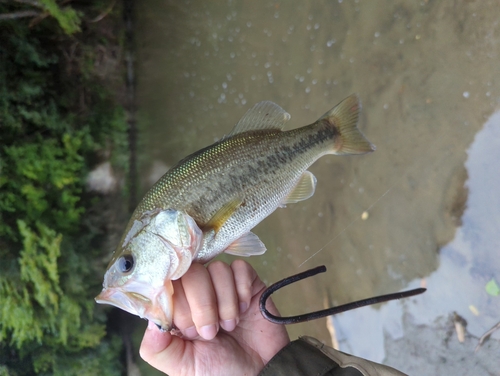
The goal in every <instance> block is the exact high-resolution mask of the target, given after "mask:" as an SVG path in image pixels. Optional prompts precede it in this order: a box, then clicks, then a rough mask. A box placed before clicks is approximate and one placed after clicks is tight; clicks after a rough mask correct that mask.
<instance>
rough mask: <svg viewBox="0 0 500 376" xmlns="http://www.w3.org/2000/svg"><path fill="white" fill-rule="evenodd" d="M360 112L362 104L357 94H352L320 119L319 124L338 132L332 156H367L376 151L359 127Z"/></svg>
mask: <svg viewBox="0 0 500 376" xmlns="http://www.w3.org/2000/svg"><path fill="white" fill-rule="evenodd" d="M360 112H361V102H360V100H359V98H358V96H357V94H352V95H350V96H349V97H347V98H346V99H344V100H343V101H342V102H340V103H339V104H338V105H336V106H335V107H334V108H332V109H331V110H330V111H328V112H327V113H326V114H324V115H323V116H322V117H320V118H319V119H318V121H317V123H322V124H326V125H328V126H331V127H334V128H335V130H336V133H337V137H335V143H334V145H333V150H331V152H330V153H331V154H337V155H346V154H365V153H370V152H372V151H375V145H373V144H372V143H371V142H370V141H368V140H367V139H366V137H365V136H364V135H363V133H361V131H360V130H359V129H358V127H357V124H358V119H359V113H360Z"/></svg>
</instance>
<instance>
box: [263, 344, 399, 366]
mask: <svg viewBox="0 0 500 376" xmlns="http://www.w3.org/2000/svg"><path fill="white" fill-rule="evenodd" d="M271 375H272V376H281V375H283V376H290V375H304V376H305V375H318V376H322V375H331V376H375V375H377V376H402V375H403V376H404V375H405V374H404V373H401V372H399V371H397V370H395V369H393V368H390V367H387V366H384V365H382V364H378V363H373V362H370V361H368V360H365V359H362V358H358V357H355V356H352V355H348V354H345V353H343V352H340V351H337V350H334V349H332V348H331V347H328V346H325V345H323V344H322V343H321V342H320V341H318V340H317V339H315V338H312V337H302V338H300V339H298V340H296V341H293V342H290V344H288V345H287V346H285V347H284V348H283V349H282V350H281V351H280V352H278V353H277V354H276V355H275V356H274V357H273V358H272V359H271V360H270V361H269V363H268V364H267V365H266V366H265V367H264V369H263V370H262V371H261V372H260V374H259V376H271Z"/></svg>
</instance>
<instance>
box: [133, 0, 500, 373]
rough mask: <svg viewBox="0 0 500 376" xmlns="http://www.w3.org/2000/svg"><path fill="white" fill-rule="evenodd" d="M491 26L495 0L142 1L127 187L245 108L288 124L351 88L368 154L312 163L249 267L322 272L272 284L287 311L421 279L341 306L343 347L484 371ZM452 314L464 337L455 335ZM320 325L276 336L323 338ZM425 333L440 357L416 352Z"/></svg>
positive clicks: (493, 123)
mask: <svg viewBox="0 0 500 376" xmlns="http://www.w3.org/2000/svg"><path fill="white" fill-rule="evenodd" d="M499 19H500V1H465V2H455V1H453V2H452V1H448V2H436V1H416V2H407V1H382V0H377V1H357V0H355V1H347V0H344V1H341V0H339V1H314V2H299V1H289V2H269V1H260V0H259V1H228V2H224V3H215V2H204V1H159V0H147V1H143V2H141V3H140V4H138V25H137V26H138V37H137V44H138V47H139V48H138V62H137V63H138V64H137V65H138V100H139V108H140V124H139V125H140V129H141V136H140V143H141V154H140V158H141V160H140V166H141V168H140V170H141V184H142V192H145V191H146V189H147V188H148V187H149V186H150V185H151V184H152V183H154V181H155V180H156V179H157V178H158V177H159V176H161V174H162V173H163V172H165V171H166V170H167V169H168V167H169V166H172V165H173V164H174V163H176V162H177V161H178V160H179V159H181V158H183V157H184V156H186V155H187V154H189V153H191V152H194V151H196V150H198V149H200V148H202V147H204V146H206V145H208V144H210V143H212V142H214V141H215V140H217V139H219V138H220V137H222V136H223V135H224V134H226V133H228V132H229V131H230V130H231V128H232V126H233V125H234V124H235V123H236V122H237V121H238V120H239V118H240V117H241V116H242V115H243V114H244V113H245V111H246V110H247V109H248V108H250V107H251V106H252V105H253V104H255V103H256V102H259V101H262V100H271V101H273V102H276V103H277V104H279V105H280V106H282V107H283V108H284V109H285V110H287V111H288V112H289V113H290V114H291V115H292V119H291V121H290V122H289V124H290V125H289V126H288V128H293V127H298V126H302V125H305V124H309V123H311V122H313V121H315V120H316V119H317V118H318V117H319V116H320V115H322V114H323V113H324V112H326V111H327V110H329V109H330V108H331V107H333V106H334V105H335V104H336V103H338V102H339V101H340V100H342V99H343V98H344V97H346V96H348V95H349V94H351V93H353V92H356V93H358V94H359V96H360V98H361V99H362V102H363V113H362V116H361V122H360V128H361V129H362V130H363V132H364V133H365V135H366V136H367V137H368V138H369V139H370V141H372V142H373V143H374V144H375V145H376V146H377V151H376V152H375V153H373V154H370V155H364V156H351V157H336V156H325V157H323V158H322V159H320V160H319V161H318V162H317V163H316V164H315V165H313V166H312V167H311V169H310V171H311V172H313V173H314V174H315V175H316V177H317V179H318V185H317V189H316V194H315V196H314V197H312V198H311V199H309V200H307V201H304V202H301V203H298V204H294V205H289V206H288V207H287V208H286V209H278V210H277V211H276V212H275V213H274V214H273V215H271V216H270V217H269V218H268V219H266V220H265V221H264V222H263V223H262V224H261V225H259V226H257V228H256V229H255V231H254V232H255V233H256V234H257V235H259V237H260V238H261V239H262V241H263V242H264V243H265V244H266V246H267V248H268V252H267V253H266V254H265V255H264V256H259V257H254V258H251V259H249V260H248V261H249V262H251V263H252V265H254V266H255V268H256V269H257V270H258V271H259V274H260V275H261V277H262V278H263V279H264V280H266V281H267V282H269V283H270V282H273V281H276V280H278V279H281V278H283V277H285V276H287V275H290V274H295V273H297V272H299V271H303V270H305V269H307V268H311V267H314V266H316V265H320V264H325V265H326V266H327V268H328V272H327V273H326V274H324V275H322V276H318V277H315V278H314V279H311V280H307V281H304V282H301V283H300V284H299V285H297V286H294V287H292V288H289V289H288V290H284V291H282V292H280V294H278V295H276V298H275V301H276V303H277V305H278V307H279V308H280V309H281V311H282V313H283V314H284V315H291V314H297V313H299V312H301V311H302V310H303V308H304V307H307V308H308V309H310V310H313V309H319V308H323V304H324V301H330V302H331V304H342V303H346V302H349V301H352V300H356V299H361V298H365V297H369V296H373V295H378V294H384V293H389V292H393V291H398V290H401V289H404V288H408V287H413V286H418V285H420V284H426V285H427V287H428V291H427V293H426V294H425V295H424V296H421V297H415V298H412V299H408V300H407V301H405V302H394V303H389V304H385V305H382V306H381V307H375V308H367V309H363V310H359V311H352V312H348V313H345V314H342V315H340V316H338V317H337V318H336V319H335V320H334V323H335V327H336V330H337V333H338V335H339V340H340V346H341V349H342V350H345V351H348V352H350V353H352V354H355V355H358V356H364V357H367V358H370V359H374V360H376V361H385V362H387V363H388V364H391V365H394V366H397V367H398V368H399V369H401V370H402V371H405V370H406V371H407V372H410V371H411V372H412V373H418V372H420V373H423V374H426V372H427V374H429V373H430V374H432V373H436V372H438V371H439V372H444V373H449V372H452V371H453V372H455V371H454V369H453V368H451V367H452V366H451V364H455V363H456V356H457V355H456V354H458V353H459V352H460V351H464V354H465V355H463V356H462V357H463V358H467V359H468V360H466V362H468V361H470V363H466V367H464V366H463V365H462V370H467V369H468V368H467V367H469V368H470V369H473V368H474V367H480V366H481V367H483V365H484V364H486V365H485V366H484V367H490V368H484V367H483V368H478V370H489V369H498V367H500V361H499V360H496V359H498V356H497V355H498V353H496V352H495V350H494V349H493V347H491V346H492V345H491V343H493V342H490V347H488V346H485V347H484V348H483V349H481V351H480V352H479V354H480V355H477V356H481V357H482V358H478V357H477V356H475V355H474V354H473V348H474V346H475V341H476V339H477V337H478V336H480V335H481V334H482V333H483V332H484V331H486V330H487V329H489V327H491V326H492V325H493V324H495V323H496V322H498V321H500V314H499V313H498V312H500V310H499V308H500V307H499V304H500V303H499V301H500V297H494V296H490V295H488V294H487V293H486V292H485V289H484V286H485V284H486V283H487V282H488V281H489V280H490V279H491V278H495V279H496V281H498V282H500V272H499V270H500V268H499V266H500V265H499V257H498V255H499V252H500V247H499V243H498V236H495V234H497V233H498V228H499V224H500V214H499V208H500V205H499V200H498V193H497V192H498V190H497V189H496V187H498V183H499V182H498V177H499V176H500V174H499V172H500V168H499V167H498V150H499V149H498V143H499V141H498V129H499V128H500V125H499V122H498V112H496V111H498V110H499V109H500V83H499V79H498V77H500V65H499V64H498V61H499V58H500V56H499V55H500V54H499V52H500V44H499V43H498V41H499V40H500V25H499ZM485 124H486V125H485ZM495 151H496V154H495ZM365 211H366V212H368V214H369V215H368V218H367V219H366V220H362V219H361V216H362V213H363V212H365ZM224 259H225V260H228V261H229V260H231V259H232V258H231V257H228V256H226V257H224ZM471 305H472V306H474V307H476V308H477V310H478V313H479V314H478V315H475V314H473V313H472V311H471V309H470V307H469V306H471ZM453 312H456V313H457V314H459V315H460V316H461V317H463V318H465V319H466V320H467V322H468V326H467V330H468V337H467V338H468V341H469V342H470V343H469V342H467V343H466V344H465V345H462V344H460V343H458V340H457V339H456V336H454V334H453V330H454V326H453V322H452V319H451V317H452V313H453ZM325 328H326V326H325V320H318V321H316V322H310V323H306V324H300V325H295V326H290V327H288V330H289V333H290V335H291V336H292V337H293V338H295V337H297V336H298V335H301V334H308V335H312V336H315V337H317V338H319V339H321V340H322V341H324V342H325V343H329V342H330V341H331V338H330V336H329V333H328V331H327V330H325ZM414 328H421V329H422V330H420V331H421V332H422V333H423V332H425V330H423V328H431V329H432V330H430V331H429V333H428V334H423V336H424V335H425V336H427V337H419V330H414ZM426 333H427V332H426ZM447 333H451V334H450V335H448V334H447ZM431 334H434V335H436V338H435V339H433V340H432V341H430V339H429V335H431ZM494 338H497V339H498V338H499V336H498V334H497V335H495V336H494ZM404 340H407V342H404ZM398 341H399V342H398ZM429 341H430V342H432V343H433V344H434V346H436V348H437V349H440V350H439V351H441V350H442V353H441V352H439V354H440V356H441V358H442V359H444V360H442V359H441V358H439V359H441V360H439V359H438V360H434V359H433V358H432V356H433V353H434V354H435V353H437V350H436V351H434V352H430V353H429V354H427V353H426V352H425V351H424V350H423V349H422V348H418V346H419V345H420V346H424V344H425V348H427V349H428V348H430V345H429ZM410 342H411V344H412V346H413V348H409V347H408V346H410V345H408V343H410ZM403 343H404V344H406V345H407V346H406V345H403ZM394 344H396V345H394ZM397 344H399V345H397ZM448 344H453V346H455V345H456V346H458V347H457V348H453V349H452V347H450V346H448ZM466 345H467V346H468V347H467V346H466ZM405 346H406V347H405ZM460 346H462V347H460ZM471 346H472V350H471V349H470V347H471ZM398 349H399V350H398ZM457 349H458V350H457ZM398 351H399V352H398ZM415 353H418V354H420V353H421V354H423V355H422V357H419V356H415ZM409 359H416V363H415V364H410V362H409ZM477 359H481V361H478V360H477ZM443 364H445V365H444V366H443ZM478 364H483V365H478ZM410 367H413V368H410ZM428 367H434V368H428ZM438 367H445V368H438ZM446 367H448V368H446ZM495 367H496V368H495Z"/></svg>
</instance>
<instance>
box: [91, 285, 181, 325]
mask: <svg viewBox="0 0 500 376" xmlns="http://www.w3.org/2000/svg"><path fill="white" fill-rule="evenodd" d="M172 295H173V286H172V282H171V281H166V283H165V284H164V285H163V286H160V287H158V288H152V287H151V286H146V285H143V284H139V283H133V284H131V283H128V284H126V285H124V286H120V287H108V288H106V287H105V288H103V290H102V291H101V293H100V294H99V295H97V296H96V297H95V301H96V302H97V303H99V304H109V305H112V306H115V307H117V308H120V309H123V310H124V311H126V312H128V313H131V314H132V315H137V316H139V317H141V318H144V319H147V320H150V321H152V322H154V323H155V324H156V326H158V327H159V328H160V329H161V330H163V331H169V330H171V329H172V314H173V305H172Z"/></svg>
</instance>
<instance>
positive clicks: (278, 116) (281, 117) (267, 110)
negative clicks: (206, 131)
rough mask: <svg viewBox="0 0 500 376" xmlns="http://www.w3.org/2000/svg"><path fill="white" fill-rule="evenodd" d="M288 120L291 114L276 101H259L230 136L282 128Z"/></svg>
mask: <svg viewBox="0 0 500 376" xmlns="http://www.w3.org/2000/svg"><path fill="white" fill-rule="evenodd" d="M288 120H290V114H289V113H288V112H286V111H285V110H283V109H282V108H281V107H280V106H278V105H277V104H276V103H273V102H270V101H264V102H259V103H257V104H256V105H255V106H253V107H252V108H251V109H249V110H248V111H247V112H246V113H245V115H243V117H242V118H241V119H240V121H238V123H237V124H236V125H235V126H234V128H233V130H232V131H231V133H230V134H229V135H228V136H233V135H235V134H238V133H243V132H246V131H251V130H257V129H279V130H281V129H283V126H284V125H285V123H286V122H287V121H288Z"/></svg>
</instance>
